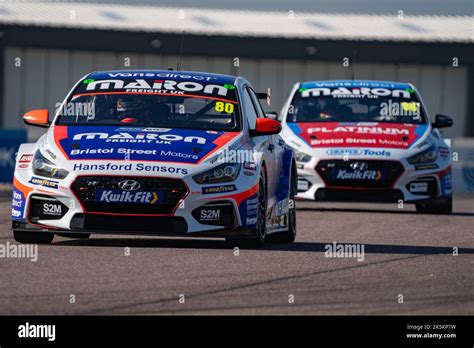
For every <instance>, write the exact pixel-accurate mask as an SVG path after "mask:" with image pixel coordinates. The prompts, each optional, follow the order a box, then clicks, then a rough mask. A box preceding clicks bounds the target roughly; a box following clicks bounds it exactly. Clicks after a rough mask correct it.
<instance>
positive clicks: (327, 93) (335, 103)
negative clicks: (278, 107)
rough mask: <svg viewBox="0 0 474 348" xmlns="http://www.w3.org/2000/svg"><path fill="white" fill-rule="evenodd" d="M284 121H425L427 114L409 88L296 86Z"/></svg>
mask: <svg viewBox="0 0 474 348" xmlns="http://www.w3.org/2000/svg"><path fill="white" fill-rule="evenodd" d="M287 122H296V123H301V122H381V123H408V124H425V123H426V116H425V113H424V110H423V107H422V106H421V103H420V101H419V99H418V96H417V95H416V92H415V91H414V90H413V89H411V88H408V89H388V88H381V87H380V88H370V87H334V86H332V87H327V86H324V87H322V88H319V87H318V88H304V87H301V88H300V89H298V90H297V91H296V93H295V95H294V97H293V100H292V102H291V105H290V107H289V109H288V115H287Z"/></svg>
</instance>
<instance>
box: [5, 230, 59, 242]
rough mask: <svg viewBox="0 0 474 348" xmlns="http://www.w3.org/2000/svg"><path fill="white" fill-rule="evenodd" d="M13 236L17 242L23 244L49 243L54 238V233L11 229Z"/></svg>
mask: <svg viewBox="0 0 474 348" xmlns="http://www.w3.org/2000/svg"><path fill="white" fill-rule="evenodd" d="M13 237H14V238H15V240H16V241H17V242H19V243H25V244H51V242H52V241H53V238H54V233H50V232H39V231H32V232H30V231H15V230H13Z"/></svg>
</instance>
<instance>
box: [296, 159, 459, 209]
mask: <svg viewBox="0 0 474 348" xmlns="http://www.w3.org/2000/svg"><path fill="white" fill-rule="evenodd" d="M360 163H363V165H364V166H366V168H364V169H363V170H359V173H357V170H354V169H352V168H351V166H352V167H357V165H361V164H360ZM341 173H342V175H341ZM359 174H360V175H359ZM451 195H452V184H451V167H450V166H447V167H445V168H442V169H439V168H438V167H437V166H436V168H434V166H432V167H430V166H427V167H426V168H424V169H418V170H416V169H415V168H411V167H410V166H407V165H405V164H404V163H402V162H401V161H396V160H368V159H351V160H347V161H345V160H343V159H324V160H320V161H318V162H317V163H316V164H315V163H307V164H300V165H299V169H298V195H297V198H302V199H310V200H317V201H350V202H387V203H388V202H400V200H401V201H404V202H419V201H426V200H431V199H436V198H439V197H449V196H451Z"/></svg>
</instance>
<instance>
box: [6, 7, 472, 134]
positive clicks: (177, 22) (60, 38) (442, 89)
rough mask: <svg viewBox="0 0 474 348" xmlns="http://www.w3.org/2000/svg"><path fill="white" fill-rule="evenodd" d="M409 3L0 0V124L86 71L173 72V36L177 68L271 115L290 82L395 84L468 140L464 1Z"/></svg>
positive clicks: (42, 103) (44, 102) (52, 96)
mask: <svg viewBox="0 0 474 348" xmlns="http://www.w3.org/2000/svg"><path fill="white" fill-rule="evenodd" d="M418 3H420V5H417V1H411V2H410V1H406V0H403V1H401V2H397V4H396V5H393V4H392V2H391V1H384V0H381V1H372V2H368V1H362V2H358V6H355V5H354V2H353V1H352V2H351V1H348V0H339V1H336V0H335V1H331V2H328V1H323V0H314V1H301V2H299V3H298V2H297V4H294V6H295V8H294V9H291V8H288V7H289V6H292V4H288V5H287V2H285V1H281V0H279V1H266V2H262V1H260V2H258V4H254V2H251V1H247V0H245V1H244V2H239V4H240V5H241V6H248V10H243V9H239V8H238V6H237V5H236V2H232V3H231V2H229V3H228V4H226V3H225V2H224V4H222V1H221V2H217V1H212V0H206V1H199V2H192V1H184V0H178V1H173V2H172V1H153V0H142V1H140V0H139V1H131V0H129V1H127V0H117V1H112V0H110V1H104V0H102V1H100V0H97V1H47V0H43V1H41V0H39V1H33V0H26V1H15V2H13V1H0V31H1V33H2V35H1V39H0V40H1V41H0V42H1V46H0V50H1V51H0V56H1V57H2V59H1V62H0V77H1V79H2V81H3V83H2V92H1V94H0V95H1V96H0V107H1V109H2V111H3V112H2V113H1V114H0V121H1V122H0V126H1V127H3V128H21V127H24V125H23V123H22V121H21V115H22V114H23V113H24V112H25V111H27V110H29V109H35V108H43V107H47V108H49V109H50V111H51V112H54V109H55V106H56V104H57V103H58V102H60V101H61V100H62V98H63V97H64V96H65V94H66V93H67V91H68V90H69V89H70V88H71V86H72V85H73V83H74V82H75V81H76V80H78V79H79V78H80V77H82V76H83V75H84V74H86V73H88V72H91V71H94V70H107V69H144V68H160V69H162V68H165V69H166V68H169V67H173V68H176V65H177V63H178V61H179V51H180V43H181V39H182V33H183V31H185V36H184V51H183V53H184V55H183V59H182V67H183V69H186V70H203V71H210V72H218V73H227V74H236V75H242V76H245V77H246V78H248V79H249V80H250V81H251V82H252V83H253V85H254V86H255V87H256V88H258V89H260V90H261V91H266V89H267V88H268V87H271V88H272V91H273V96H272V97H273V105H272V107H271V109H273V110H278V109H279V108H280V107H281V104H282V103H283V101H284V99H285V97H286V95H287V93H288V92H289V90H290V88H291V86H292V84H293V83H294V82H296V81H303V80H326V79H351V78H353V77H355V78H357V79H376V80H393V81H405V82H412V83H413V84H415V85H416V86H417V87H418V89H419V90H420V91H421V94H422V96H423V97H424V99H425V102H426V103H427V106H428V109H429V111H430V112H431V113H432V114H435V113H442V114H447V115H450V116H452V117H453V118H454V119H455V126H454V127H453V128H451V129H447V130H445V131H444V132H445V135H447V136H451V137H466V136H474V46H473V42H474V29H473V24H472V23H473V19H474V16H473V13H472V2H470V1H469V0H468V1H463V0H461V1H457V2H456V3H453V5H452V6H447V3H449V2H446V1H440V0H433V1H431V3H432V4H433V6H429V8H423V7H426V3H427V2H426V1H423V4H424V5H421V3H422V2H421V1H419V2H418ZM469 4H471V5H469ZM267 6H269V7H267ZM364 6H365V7H364ZM318 10H319V11H322V12H316V11H318ZM469 10H470V11H471V13H470V11H469ZM348 12H349V13H348ZM36 135H37V134H35V135H33V137H35V136H36Z"/></svg>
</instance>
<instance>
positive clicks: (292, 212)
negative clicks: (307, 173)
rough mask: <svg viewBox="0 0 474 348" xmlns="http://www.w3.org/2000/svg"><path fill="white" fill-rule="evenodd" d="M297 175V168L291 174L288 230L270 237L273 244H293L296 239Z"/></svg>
mask: <svg viewBox="0 0 474 348" xmlns="http://www.w3.org/2000/svg"><path fill="white" fill-rule="evenodd" d="M297 183H298V179H297V174H296V167H295V168H294V169H293V170H292V173H291V184H290V195H289V200H290V208H289V212H288V230H287V231H284V232H279V233H275V234H271V235H269V236H268V237H267V238H268V241H270V242H271V243H293V242H294V241H295V238H296V206H295V195H296V190H297V185H298V184H297Z"/></svg>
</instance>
